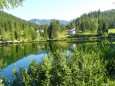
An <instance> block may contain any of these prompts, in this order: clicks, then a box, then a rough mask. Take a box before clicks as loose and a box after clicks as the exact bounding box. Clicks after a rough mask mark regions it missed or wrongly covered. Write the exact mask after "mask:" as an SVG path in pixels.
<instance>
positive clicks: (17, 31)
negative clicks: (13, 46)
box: [0, 11, 39, 41]
mask: <svg viewBox="0 0 115 86" xmlns="http://www.w3.org/2000/svg"><path fill="white" fill-rule="evenodd" d="M38 27H39V25H37V24H32V23H30V22H27V21H25V20H22V19H20V18H17V17H15V16H13V15H10V14H7V13H5V12H3V11H0V40H1V41H14V40H17V41H28V40H29V41H30V40H35V39H37V33H36V30H37V29H38Z"/></svg>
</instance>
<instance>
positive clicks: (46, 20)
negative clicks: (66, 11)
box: [29, 19, 72, 25]
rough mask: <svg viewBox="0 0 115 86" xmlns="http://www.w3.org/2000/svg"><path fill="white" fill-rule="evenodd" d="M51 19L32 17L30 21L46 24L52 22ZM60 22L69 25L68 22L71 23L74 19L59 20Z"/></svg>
mask: <svg viewBox="0 0 115 86" xmlns="http://www.w3.org/2000/svg"><path fill="white" fill-rule="evenodd" d="M50 21H51V19H30V20H29V22H31V23H36V24H39V25H45V24H48V25H49V24H50ZM59 21H60V24H64V25H67V24H68V23H70V22H71V21H72V20H70V21H67V20H59Z"/></svg>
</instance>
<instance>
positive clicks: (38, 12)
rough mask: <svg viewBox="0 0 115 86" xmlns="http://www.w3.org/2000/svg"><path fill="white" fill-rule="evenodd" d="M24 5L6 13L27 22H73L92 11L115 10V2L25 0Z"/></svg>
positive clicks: (94, 0) (113, 0)
mask: <svg viewBox="0 0 115 86" xmlns="http://www.w3.org/2000/svg"><path fill="white" fill-rule="evenodd" d="M113 3H114V4H113ZM22 5H23V6H20V7H17V8H15V9H10V10H6V9H5V10H4V11H5V12H7V13H9V14H13V15H14V16H17V17H19V18H22V19H25V20H30V19H34V18H37V19H61V20H71V19H74V18H77V17H79V16H80V15H82V14H83V13H88V12H90V11H95V10H98V9H100V10H101V11H104V10H109V9H115V0H25V1H24V2H23V3H22Z"/></svg>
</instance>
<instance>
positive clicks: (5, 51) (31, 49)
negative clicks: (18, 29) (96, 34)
mask: <svg viewBox="0 0 115 86" xmlns="http://www.w3.org/2000/svg"><path fill="white" fill-rule="evenodd" d="M99 44H101V43H98V42H91V43H89V42H87V43H81V42H77V43H76V42H74V43H72V42H71V43H66V42H43V43H25V44H15V45H14V44H12V45H4V46H0V59H3V62H4V63H6V67H4V68H3V70H2V71H1V73H0V76H5V77H7V78H9V77H10V78H11V76H12V70H13V68H14V67H15V66H16V68H17V70H19V69H20V68H21V67H25V68H28V66H29V64H30V63H31V61H32V60H34V59H36V61H37V63H40V62H41V61H42V59H43V58H44V57H45V56H47V53H49V52H50V53H52V54H55V52H56V51H57V50H58V51H64V52H65V51H66V53H67V54H68V53H70V52H73V50H74V49H80V48H81V49H86V48H87V47H88V48H89V49H90V48H93V47H94V46H98V45H99ZM114 47H115V46H114ZM10 78H9V79H10Z"/></svg>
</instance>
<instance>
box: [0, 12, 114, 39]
mask: <svg viewBox="0 0 115 86" xmlns="http://www.w3.org/2000/svg"><path fill="white" fill-rule="evenodd" d="M114 14H115V10H109V11H104V12H101V11H100V10H98V11H94V12H90V13H88V14H83V15H82V16H81V17H79V18H77V19H75V20H73V21H72V22H71V23H69V24H68V25H61V24H60V22H59V21H58V20H55V19H52V20H51V22H50V25H37V24H34V23H30V22H27V21H25V20H21V19H20V18H17V17H14V16H12V15H10V14H7V13H5V12H2V11H0V41H14V40H18V41H31V40H47V39H60V38H61V34H63V33H62V32H63V31H66V30H69V29H72V28H76V29H77V30H79V31H82V32H90V33H98V34H100V35H101V34H107V33H108V29H111V28H115V15H114ZM37 30H43V33H41V32H40V33H37Z"/></svg>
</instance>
